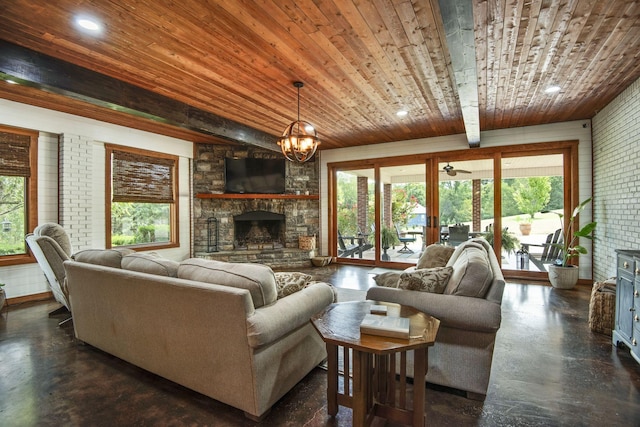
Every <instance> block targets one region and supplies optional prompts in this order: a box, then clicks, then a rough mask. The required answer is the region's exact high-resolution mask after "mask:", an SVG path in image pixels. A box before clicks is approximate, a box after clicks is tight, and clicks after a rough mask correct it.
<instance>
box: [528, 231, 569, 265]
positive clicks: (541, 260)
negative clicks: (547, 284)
mask: <svg viewBox="0 0 640 427" xmlns="http://www.w3.org/2000/svg"><path fill="white" fill-rule="evenodd" d="M558 243H562V230H561V229H560V228H559V229H557V230H556V231H555V232H553V233H549V234H548V235H547V239H546V240H545V242H544V243H543V244H541V245H538V244H534V243H522V246H523V247H524V248H525V249H526V250H527V252H529V261H531V262H532V263H533V264H534V265H535V266H536V267H538V269H539V270H540V271H547V268H546V265H547V264H553V263H554V262H555V260H556V259H558V256H560V248H558V247H556V246H555V245H556V244H558ZM530 246H537V247H541V248H543V249H542V253H541V254H539V255H538V254H532V253H531V251H530V250H529V247H530Z"/></svg>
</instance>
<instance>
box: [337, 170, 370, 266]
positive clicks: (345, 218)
mask: <svg viewBox="0 0 640 427" xmlns="http://www.w3.org/2000/svg"><path fill="white" fill-rule="evenodd" d="M336 184H337V185H336V189H337V192H336V196H337V199H336V214H337V217H336V225H337V235H336V236H335V237H336V242H337V256H338V258H349V259H371V260H372V259H374V258H375V237H374V233H375V225H374V217H375V212H374V199H375V194H374V190H375V185H374V170H373V169H354V170H341V171H338V172H337V174H336Z"/></svg>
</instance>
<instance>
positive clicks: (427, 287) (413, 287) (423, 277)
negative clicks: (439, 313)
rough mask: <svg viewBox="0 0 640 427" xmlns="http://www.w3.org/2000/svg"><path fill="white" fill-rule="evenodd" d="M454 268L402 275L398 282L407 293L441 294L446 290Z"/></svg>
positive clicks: (425, 269) (424, 269) (419, 271)
mask: <svg viewBox="0 0 640 427" xmlns="http://www.w3.org/2000/svg"><path fill="white" fill-rule="evenodd" d="M452 273H453V267H435V268H423V269H419V270H415V271H413V272H411V273H402V274H401V275H400V280H399V281H398V288H400V289H404V290H406V291H422V292H431V293H434V294H441V293H442V292H443V291H444V288H446V286H447V283H448V282H449V278H450V277H451V274H452Z"/></svg>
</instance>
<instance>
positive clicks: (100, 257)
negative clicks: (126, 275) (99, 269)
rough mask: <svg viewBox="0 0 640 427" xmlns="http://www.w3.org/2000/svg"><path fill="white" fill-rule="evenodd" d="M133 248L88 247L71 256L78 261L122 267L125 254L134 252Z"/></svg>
mask: <svg viewBox="0 0 640 427" xmlns="http://www.w3.org/2000/svg"><path fill="white" fill-rule="evenodd" d="M133 253H135V251H134V250H133V249H127V248H121V249H86V250H84V251H80V252H76V253H75V254H73V256H72V257H71V258H73V259H74V260H76V261H78V262H86V263H88V264H96V265H104V266H105V267H113V268H121V264H122V258H123V257H124V256H125V255H129V254H133Z"/></svg>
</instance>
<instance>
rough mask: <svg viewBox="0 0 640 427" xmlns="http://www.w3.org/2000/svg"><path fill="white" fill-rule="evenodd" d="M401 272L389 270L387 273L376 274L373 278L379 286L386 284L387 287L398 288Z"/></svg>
mask: <svg viewBox="0 0 640 427" xmlns="http://www.w3.org/2000/svg"><path fill="white" fill-rule="evenodd" d="M400 274H401V273H395V272H393V271H387V272H386V273H382V274H378V275H376V276H375V277H374V278H373V280H374V281H375V282H376V285H378V286H385V287H387V288H397V287H398V280H399V279H400Z"/></svg>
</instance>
